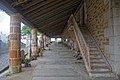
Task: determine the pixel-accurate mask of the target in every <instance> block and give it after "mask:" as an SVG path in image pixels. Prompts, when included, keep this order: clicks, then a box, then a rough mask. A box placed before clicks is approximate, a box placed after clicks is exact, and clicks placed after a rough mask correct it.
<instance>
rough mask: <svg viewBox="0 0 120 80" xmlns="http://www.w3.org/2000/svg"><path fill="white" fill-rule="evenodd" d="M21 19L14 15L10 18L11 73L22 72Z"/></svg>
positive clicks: (18, 15) (19, 16)
mask: <svg viewBox="0 0 120 80" xmlns="http://www.w3.org/2000/svg"><path fill="white" fill-rule="evenodd" d="M21 19H22V16H21V15H20V14H18V13H14V14H12V15H11V16H10V36H9V69H10V73H18V72H20V71H21V52H20V49H21V45H20V43H21Z"/></svg>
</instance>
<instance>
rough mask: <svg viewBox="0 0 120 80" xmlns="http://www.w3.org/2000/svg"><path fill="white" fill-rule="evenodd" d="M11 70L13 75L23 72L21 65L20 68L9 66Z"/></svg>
mask: <svg viewBox="0 0 120 80" xmlns="http://www.w3.org/2000/svg"><path fill="white" fill-rule="evenodd" d="M9 70H10V73H11V74H15V73H19V72H21V65H19V66H9Z"/></svg>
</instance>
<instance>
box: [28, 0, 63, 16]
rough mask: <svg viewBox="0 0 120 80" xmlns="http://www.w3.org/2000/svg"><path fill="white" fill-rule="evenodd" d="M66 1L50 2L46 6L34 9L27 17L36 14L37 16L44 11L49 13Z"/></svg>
mask: <svg viewBox="0 0 120 80" xmlns="http://www.w3.org/2000/svg"><path fill="white" fill-rule="evenodd" d="M63 2H64V1H61V0H56V1H54V2H52V3H49V4H48V5H46V6H43V7H41V8H39V9H37V10H34V11H32V12H31V13H29V14H28V15H27V16H26V17H31V16H33V15H34V14H35V16H37V15H39V14H40V13H41V14H43V13H47V12H49V11H51V10H52V9H54V8H56V7H58V6H59V5H60V4H62V3H63Z"/></svg>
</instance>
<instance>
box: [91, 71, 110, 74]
mask: <svg viewBox="0 0 120 80" xmlns="http://www.w3.org/2000/svg"><path fill="white" fill-rule="evenodd" d="M91 73H93V74H101V73H102V74H106V73H111V71H91Z"/></svg>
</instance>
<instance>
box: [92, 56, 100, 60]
mask: <svg viewBox="0 0 120 80" xmlns="http://www.w3.org/2000/svg"><path fill="white" fill-rule="evenodd" d="M90 59H91V60H92V59H94V60H97V59H98V60H101V59H102V57H90Z"/></svg>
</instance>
